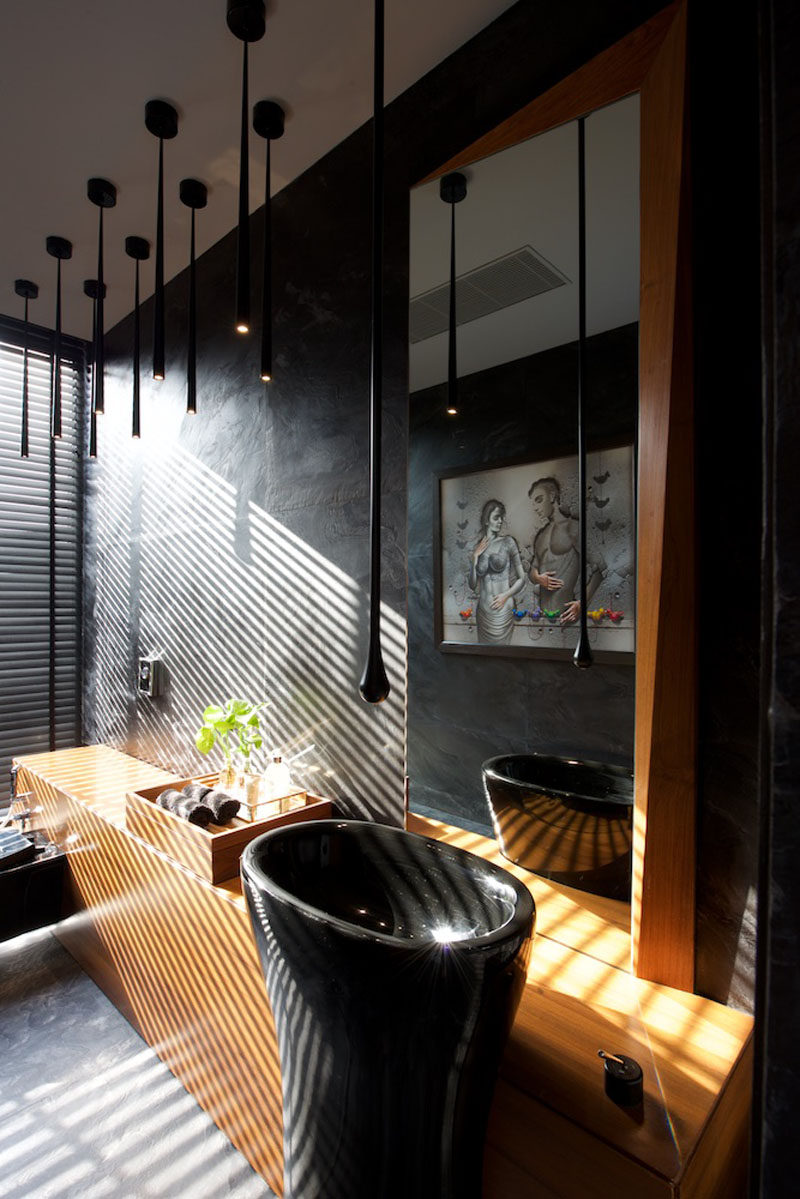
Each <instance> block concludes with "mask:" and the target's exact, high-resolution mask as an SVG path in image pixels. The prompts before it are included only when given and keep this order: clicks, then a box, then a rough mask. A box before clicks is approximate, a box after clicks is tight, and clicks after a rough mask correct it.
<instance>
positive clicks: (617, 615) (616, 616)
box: [606, 608, 625, 624]
mask: <svg viewBox="0 0 800 1199" xmlns="http://www.w3.org/2000/svg"><path fill="white" fill-rule="evenodd" d="M624 615H625V613H624V612H614V611H613V610H612V609H611V608H606V616H607V617H608V619H609V620H613V621H614V623H615V624H619V622H620V621H621V620H622V618H623V616H624Z"/></svg>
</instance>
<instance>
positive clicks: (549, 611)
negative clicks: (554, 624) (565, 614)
mask: <svg viewBox="0 0 800 1199" xmlns="http://www.w3.org/2000/svg"><path fill="white" fill-rule="evenodd" d="M544 614H545V616H546V617H547V619H548V620H557V619H558V617H559V616H560V615H561V609H560V608H545V609H544Z"/></svg>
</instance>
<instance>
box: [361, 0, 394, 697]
mask: <svg viewBox="0 0 800 1199" xmlns="http://www.w3.org/2000/svg"><path fill="white" fill-rule="evenodd" d="M383 47H384V4H383V0H375V56H374V62H375V69H374V76H373V102H374V112H373V122H372V124H373V158H372V323H371V332H372V348H371V358H370V418H369V431H370V438H369V475H370V497H369V498H370V537H369V540H370V596H369V651H368V655H367V664H366V666H365V668H364V674H363V676H362V679H361V683H360V685H359V690H360V692H361V695H362V697H363V698H364V699H365V700H366V701H367V703H371V704H377V703H381V701H382V700H384V699H386V697H387V696H388V694H389V691H390V687H389V680H388V679H387V677H386V671H385V669H384V665H383V656H382V654H381V644H380V616H381V591H380V586H381V416H382V413H381V408H382V398H383V397H382V382H383V186H384V184H383V155H384V138H383V93H384V86H383V54H384V49H383Z"/></svg>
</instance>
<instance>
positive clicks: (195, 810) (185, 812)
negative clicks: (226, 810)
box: [156, 787, 212, 828]
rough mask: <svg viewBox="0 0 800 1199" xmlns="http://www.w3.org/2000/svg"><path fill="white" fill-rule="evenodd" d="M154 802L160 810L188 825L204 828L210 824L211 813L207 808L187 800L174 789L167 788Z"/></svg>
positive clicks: (194, 800) (181, 793) (180, 792)
mask: <svg viewBox="0 0 800 1199" xmlns="http://www.w3.org/2000/svg"><path fill="white" fill-rule="evenodd" d="M156 802H157V803H158V806H159V807H160V808H165V809H166V810H167V811H168V812H172V814H173V816H180V817H181V818H182V819H183V820H188V822H189V824H196V825H198V826H199V827H200V828H205V827H206V825H209V824H210V823H211V820H212V812H211V809H210V808H209V807H207V806H206V805H205V804H201V803H198V802H197V800H196V799H189V798H188V796H186V795H184V794H183V792H182V791H176V790H175V788H174V787H168V788H167V789H166V791H162V792H161V794H160V795H159V797H158V799H157V801H156Z"/></svg>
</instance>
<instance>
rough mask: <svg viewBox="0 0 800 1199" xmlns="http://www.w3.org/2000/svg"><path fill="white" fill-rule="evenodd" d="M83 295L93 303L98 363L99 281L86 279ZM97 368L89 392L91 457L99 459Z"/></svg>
mask: <svg viewBox="0 0 800 1199" xmlns="http://www.w3.org/2000/svg"><path fill="white" fill-rule="evenodd" d="M83 294H84V295H85V296H88V297H89V299H90V300H91V301H92V361H93V362H96V361H97V306H98V303H99V300H100V296H101V288H100V286H99V283H98V281H97V279H84V281H83ZM102 298H103V299H105V298H106V285H105V283H104V284H103V286H102ZM98 378H99V376H98V373H97V369H96V367H94V368H93V369H92V385H91V389H90V392H89V457H90V458H96V457H97V413H98V411H99V409H98V407H97V381H98Z"/></svg>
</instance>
